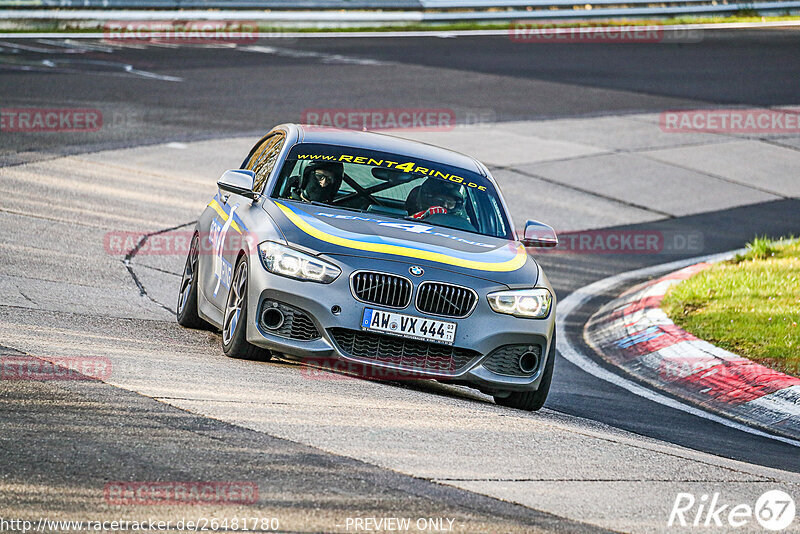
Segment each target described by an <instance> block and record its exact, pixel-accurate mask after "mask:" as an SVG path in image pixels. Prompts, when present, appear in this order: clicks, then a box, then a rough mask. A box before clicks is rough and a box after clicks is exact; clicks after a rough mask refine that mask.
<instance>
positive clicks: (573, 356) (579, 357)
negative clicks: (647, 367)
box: [556, 250, 800, 447]
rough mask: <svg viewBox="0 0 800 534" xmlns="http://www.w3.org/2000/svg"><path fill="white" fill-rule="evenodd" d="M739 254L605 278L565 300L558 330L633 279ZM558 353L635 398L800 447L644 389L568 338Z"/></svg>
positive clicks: (560, 307) (560, 342)
mask: <svg viewBox="0 0 800 534" xmlns="http://www.w3.org/2000/svg"><path fill="white" fill-rule="evenodd" d="M740 252H743V250H736V251H732V252H725V253H722V254H712V255H708V256H699V257H696V258H690V259H686V260H679V261H674V262H670V263H663V264H661V265H655V266H653V267H645V268H644V269H637V270H635V271H629V272H626V273H621V274H617V275H614V276H610V277H608V278H604V279H602V280H599V281H597V282H594V283H592V284H589V285H588V286H585V287H582V288H580V289H578V290H577V291H575V292H573V293H571V294H570V295H569V296H567V297H566V298H565V299H564V300H562V301H561V302H559V303H558V307H557V312H556V320H557V322H558V329H559V330H560V331H561V332H565V322H566V319H567V318H568V317H569V316H570V314H572V312H574V311H575V310H577V309H578V308H579V307H580V306H582V305H583V304H585V303H586V302H587V301H589V300H590V299H592V298H594V297H595V296H597V295H599V294H601V293H603V292H605V291H607V290H609V289H611V288H613V287H616V286H619V285H622V284H623V283H625V282H629V281H631V280H635V279H639V278H644V277H646V276H651V275H656V274H662V273H666V272H669V271H674V270H678V269H681V268H683V267H687V266H689V265H693V264H695V263H700V262H714V261H722V260H725V259H728V258H730V257H731V256H733V255H734V254H737V253H740ZM558 351H559V352H560V353H561V355H562V356H563V357H564V358H566V359H567V360H569V361H570V362H572V363H573V364H575V365H577V366H578V367H580V368H581V369H583V370H584V371H586V372H587V373H589V374H591V375H594V376H596V377H597V378H599V379H601V380H605V381H606V382H609V383H611V384H614V385H615V386H619V387H621V388H623V389H625V390H628V391H630V392H631V393H633V394H635V395H639V396H640V397H644V398H645V399H648V400H651V401H653V402H657V403H658V404H662V405H664V406H668V407H670V408H674V409H676V410H680V411H682V412H686V413H688V414H691V415H696V416H697V417H702V418H703V419H708V420H709V421H713V422H715V423H719V424H721V425H725V426H727V427H730V428H733V429H736V430H741V431H742V432H747V433H748V434H754V435H756V436H760V437H764V438H769V439H773V440H776V441H781V442H783V443H787V444H789V445H794V446H795V447H800V441H797V440H793V439H791V438H786V437H783V436H776V435H773V434H769V433H767V432H763V431H761V430H758V429H755V428H752V427H750V426H747V425H745V424H742V423H738V422H736V421H733V420H731V419H727V418H725V417H722V416H719V415H716V414H713V413H710V412H707V411H705V410H702V409H700V408H697V407H695V406H692V405H689V404H684V403H683V402H680V401H677V400H675V399H673V398H671V397H667V396H666V395H662V394H661V393H658V392H656V391H654V390H652V389H649V388H646V387H644V386H641V385H639V384H637V383H636V382H633V381H631V380H628V379H627V378H624V377H622V376H620V375H618V374H616V373H613V372H611V371H609V370H608V369H606V368H605V367H602V366H600V365H599V364H598V363H597V362H595V361H594V360H593V359H592V358H590V357H589V356H587V355H585V354H583V353H582V352H580V351H579V350H578V349H577V348H576V347H575V346H574V345H573V344H572V343H571V342H570V340H569V337H568V336H566V335H563V336H561V337H559V339H558Z"/></svg>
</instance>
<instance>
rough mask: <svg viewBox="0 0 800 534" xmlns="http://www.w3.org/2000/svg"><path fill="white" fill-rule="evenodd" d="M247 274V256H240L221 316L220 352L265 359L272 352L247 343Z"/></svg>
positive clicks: (247, 357)
mask: <svg viewBox="0 0 800 534" xmlns="http://www.w3.org/2000/svg"><path fill="white" fill-rule="evenodd" d="M247 274H248V271H247V258H246V257H244V256H242V257H241V258H240V259H239V263H237V264H236V270H235V271H234V275H233V280H231V287H230V289H229V290H228V299H227V300H226V303H225V314H224V315H223V318H222V352H224V353H225V355H226V356H229V357H231V358H238V359H241V360H259V361H267V360H269V359H270V358H271V357H272V354H271V353H270V352H269V351H268V350H266V349H262V348H261V347H256V346H255V345H253V344H252V343H249V342H248V341H247V338H246V333H247V282H248V276H247Z"/></svg>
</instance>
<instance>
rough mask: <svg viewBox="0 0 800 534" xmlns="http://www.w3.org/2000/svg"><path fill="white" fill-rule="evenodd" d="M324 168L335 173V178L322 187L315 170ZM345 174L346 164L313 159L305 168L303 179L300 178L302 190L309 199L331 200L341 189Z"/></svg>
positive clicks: (317, 200) (318, 200)
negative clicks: (316, 177)
mask: <svg viewBox="0 0 800 534" xmlns="http://www.w3.org/2000/svg"><path fill="white" fill-rule="evenodd" d="M317 170H324V171H329V172H331V173H333V180H332V181H331V182H330V183H329V184H328V185H326V186H325V187H322V186H321V185H319V182H318V181H317V180H316V179H315V178H314V176H313V174H314V171H317ZM343 175H344V165H342V164H341V163H340V162H338V161H313V162H311V164H309V165H308V166H306V168H305V169H304V170H303V179H302V180H300V192H301V193H302V195H303V196H304V197H305V198H306V199H308V200H313V201H316V202H330V201H332V200H333V199H334V197H335V196H336V193H337V192H338V191H339V187H340V186H341V185H342V176H343Z"/></svg>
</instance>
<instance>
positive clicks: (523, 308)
mask: <svg viewBox="0 0 800 534" xmlns="http://www.w3.org/2000/svg"><path fill="white" fill-rule="evenodd" d="M488 298H489V306H491V308H492V309H493V310H494V311H496V312H497V313H505V314H508V315H516V316H517V317H528V318H531V319H544V318H545V317H547V315H548V314H549V313H550V304H552V302H553V296H552V295H550V292H549V291H548V290H547V289H545V288H543V287H542V288H537V289H517V290H512V291H498V292H496V293H489V295H488Z"/></svg>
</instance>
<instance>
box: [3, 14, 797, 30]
mask: <svg viewBox="0 0 800 534" xmlns="http://www.w3.org/2000/svg"><path fill="white" fill-rule="evenodd" d="M797 20H800V17H798V16H790V15H785V16H768V17H762V16H757V15H750V14H737V15H730V16H717V17H690V16H685V17H672V18H665V19H614V20H599V19H598V20H576V21H560V22H555V23H553V22H549V21H536V20H530V21H522V22H524V23H530V24H533V25H536V27H544V28H587V27H594V26H604V27H606V26H658V25H672V24H716V23H730V22H781V21H797ZM17 23H18V25H17ZM17 23H15V22H9V21H7V22H6V24H4V26H6V27H5V28H3V29H2V31H3V32H15V33H28V32H59V33H60V32H72V33H96V32H98V31H99V32H102V31H103V29H104V26H103V22H97V21H95V22H91V21H44V22H42V21H34V20H27V21H17ZM510 28H511V23H509V22H499V23H497V22H495V23H493V22H486V23H484V22H453V23H441V24H440V23H418V24H402V23H398V24H387V25H383V26H343V27H334V26H330V27H315V26H303V27H294V26H289V25H287V26H280V27H276V26H268V25H266V24H265V25H260V26H259V29H258V31H261V32H276V33H279V32H293V33H294V32H299V33H316V32H365V31H368V32H381V31H386V32H390V31H458V30H509V29H510Z"/></svg>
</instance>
